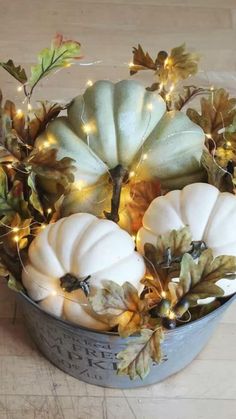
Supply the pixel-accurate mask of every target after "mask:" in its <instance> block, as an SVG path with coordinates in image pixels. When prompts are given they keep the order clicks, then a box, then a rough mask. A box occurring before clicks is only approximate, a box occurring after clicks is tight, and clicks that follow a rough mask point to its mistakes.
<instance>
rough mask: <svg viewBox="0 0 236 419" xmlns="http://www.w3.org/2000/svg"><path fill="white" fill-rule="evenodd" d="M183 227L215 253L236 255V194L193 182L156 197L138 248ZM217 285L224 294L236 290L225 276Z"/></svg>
mask: <svg viewBox="0 0 236 419" xmlns="http://www.w3.org/2000/svg"><path fill="white" fill-rule="evenodd" d="M184 226H189V228H190V231H191V233H192V238H193V240H203V241H204V242H205V243H206V245H207V247H209V248H211V249H212V251H213V254H214V256H219V255H232V256H236V235H235V231H236V196H234V195H232V194H230V193H228V192H223V193H221V192H219V190H218V189H217V188H215V187H214V186H212V185H209V184H206V183H194V184H191V185H188V186H185V188H183V189H182V190H175V191H171V192H169V193H167V194H166V195H164V196H161V197H158V198H156V199H154V200H153V201H152V203H151V204H150V206H149V208H148V209H147V211H146V213H145V215H144V217H143V227H142V228H141V229H140V230H139V232H138V236H137V247H138V250H139V251H140V252H141V253H142V252H143V249H144V244H145V243H152V244H154V245H155V244H156V241H157V236H158V235H160V234H165V233H167V232H169V231H170V230H173V229H180V228H182V227H184ZM217 285H218V286H220V287H221V288H222V289H223V290H224V293H225V296H227V295H231V294H233V293H235V292H236V280H226V279H224V278H222V279H221V280H219V281H218V282H217ZM202 301H203V300H201V301H200V302H202ZM205 302H209V299H206V300H205Z"/></svg>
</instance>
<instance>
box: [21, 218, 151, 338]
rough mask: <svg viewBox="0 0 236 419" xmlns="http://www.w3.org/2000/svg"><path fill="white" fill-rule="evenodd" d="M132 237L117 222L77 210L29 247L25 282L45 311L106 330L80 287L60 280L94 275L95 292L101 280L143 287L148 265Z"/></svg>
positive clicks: (52, 226)
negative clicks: (67, 286) (64, 284)
mask: <svg viewBox="0 0 236 419" xmlns="http://www.w3.org/2000/svg"><path fill="white" fill-rule="evenodd" d="M134 248H135V244H134V241H133V239H132V237H131V236H130V235H129V234H128V233H127V232H126V231H124V230H122V229H121V228H120V227H119V226H118V225H117V224H115V223H114V222H112V221H109V220H102V219H98V218H96V217H95V216H93V215H91V214H85V213H81V214H75V215H72V216H70V217H68V218H62V219H60V220H59V221H57V222H56V223H55V224H50V225H48V226H47V227H46V228H45V229H43V230H42V232H41V233H40V234H39V235H38V236H37V237H36V238H35V239H34V240H33V242H32V243H31V245H30V247H29V252H28V256H29V261H28V264H27V265H26V267H25V269H24V270H23V272H22V281H23V284H24V286H25V288H26V289H27V292H28V294H29V296H30V297H31V298H32V299H33V300H34V301H37V302H39V305H40V306H41V307H42V308H43V309H45V310H46V311H48V312H50V313H52V314H54V315H56V316H60V317H62V318H64V319H66V320H69V321H72V322H74V323H78V324H80V325H82V326H85V327H89V328H93V329H101V330H107V329H108V326H107V324H105V323H104V322H102V321H101V320H100V319H99V320H98V319H97V318H96V314H95V313H94V312H93V311H92V309H91V308H90V306H89V305H88V300H87V298H86V296H85V294H84V292H83V291H82V290H81V289H78V290H75V291H72V292H70V293H68V292H65V291H64V290H63V289H62V287H61V282H60V279H61V278H62V277H63V276H64V275H66V274H67V273H69V274H72V275H73V276H75V277H76V278H78V279H84V278H85V277H87V276H88V275H90V276H91V277H90V279H89V285H90V289H91V291H93V290H94V289H95V288H99V287H101V286H102V281H103V280H113V281H115V282H117V283H118V284H120V285H122V284H123V283H124V282H125V281H129V282H131V283H132V284H133V285H134V286H135V287H136V288H137V289H139V290H140V289H141V285H140V280H141V278H142V277H143V275H144V273H145V264H144V261H143V258H142V256H141V255H139V254H138V253H137V252H136V251H135V250H134Z"/></svg>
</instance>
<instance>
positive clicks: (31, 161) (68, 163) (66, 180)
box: [24, 149, 74, 195]
mask: <svg viewBox="0 0 236 419" xmlns="http://www.w3.org/2000/svg"><path fill="white" fill-rule="evenodd" d="M73 161H74V160H72V159H71V158H69V157H64V158H63V159H61V160H57V150H56V149H43V150H37V151H36V152H35V151H34V153H32V154H31V155H30V156H29V157H28V158H27V159H25V161H24V164H25V165H26V167H28V168H29V169H30V170H31V171H32V172H33V173H34V174H35V175H37V178H38V180H39V182H40V186H41V187H42V188H43V189H44V190H45V191H46V192H48V193H49V194H58V193H59V194H60V195H61V194H62V193H63V192H64V191H65V189H66V188H67V187H68V186H69V184H70V183H71V182H73V181H74V175H73V171H74V166H73Z"/></svg>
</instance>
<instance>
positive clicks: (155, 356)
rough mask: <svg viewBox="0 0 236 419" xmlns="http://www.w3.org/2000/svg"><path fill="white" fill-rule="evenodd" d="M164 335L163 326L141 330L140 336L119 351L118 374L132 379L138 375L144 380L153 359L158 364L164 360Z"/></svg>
mask: <svg viewBox="0 0 236 419" xmlns="http://www.w3.org/2000/svg"><path fill="white" fill-rule="evenodd" d="M163 337H164V335H163V331H162V328H161V327H158V328H157V329H155V330H154V331H153V330H150V329H143V330H141V333H140V337H138V338H135V339H133V340H132V341H131V342H130V343H129V344H128V346H127V348H126V349H124V350H123V351H121V352H120V353H118V355H117V358H118V360H119V363H118V371H117V372H118V375H128V376H129V377H130V379H131V380H134V379H135V378H137V377H140V378H141V379H142V380H143V379H144V378H145V377H146V376H147V375H148V373H149V371H150V364H151V361H153V362H155V363H157V364H159V363H160V362H161V361H162V351H161V343H162V341H163Z"/></svg>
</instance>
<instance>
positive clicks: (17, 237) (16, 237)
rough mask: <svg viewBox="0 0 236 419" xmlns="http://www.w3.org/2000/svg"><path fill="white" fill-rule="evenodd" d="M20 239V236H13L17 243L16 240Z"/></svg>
mask: <svg viewBox="0 0 236 419" xmlns="http://www.w3.org/2000/svg"><path fill="white" fill-rule="evenodd" d="M19 240H20V238H19V236H17V235H16V236H14V241H15V242H16V243H18V241H19Z"/></svg>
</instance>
